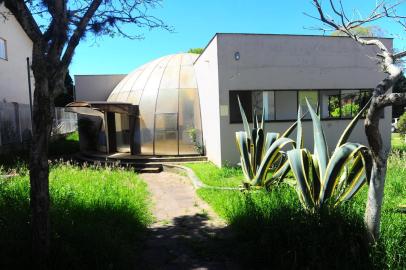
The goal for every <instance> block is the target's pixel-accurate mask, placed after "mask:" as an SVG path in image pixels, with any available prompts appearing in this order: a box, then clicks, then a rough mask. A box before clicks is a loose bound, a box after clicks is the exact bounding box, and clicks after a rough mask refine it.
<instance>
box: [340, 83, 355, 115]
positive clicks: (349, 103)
mask: <svg viewBox="0 0 406 270" xmlns="http://www.w3.org/2000/svg"><path fill="white" fill-rule="evenodd" d="M359 111H360V106H359V90H342V91H341V118H352V117H354V116H355V115H357V113H358V112H359Z"/></svg>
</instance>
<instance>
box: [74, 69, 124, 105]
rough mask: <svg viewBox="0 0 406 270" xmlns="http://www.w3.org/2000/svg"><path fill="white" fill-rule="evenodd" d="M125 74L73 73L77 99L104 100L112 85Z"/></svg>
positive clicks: (114, 85) (112, 87)
mask: <svg viewBox="0 0 406 270" xmlns="http://www.w3.org/2000/svg"><path fill="white" fill-rule="evenodd" d="M125 76H126V74H115V75H75V92H76V100H78V101H106V100H107V98H108V96H109V95H110V93H111V91H113V89H114V87H116V85H117V84H118V83H119V82H120V81H121V80H122V79H123V78H124V77H125Z"/></svg>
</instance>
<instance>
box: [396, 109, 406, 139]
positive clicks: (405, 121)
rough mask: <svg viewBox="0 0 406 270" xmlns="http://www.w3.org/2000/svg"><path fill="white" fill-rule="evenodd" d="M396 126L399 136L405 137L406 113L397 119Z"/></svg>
mask: <svg viewBox="0 0 406 270" xmlns="http://www.w3.org/2000/svg"><path fill="white" fill-rule="evenodd" d="M396 125H397V129H398V130H399V132H400V134H402V135H404V136H406V112H404V113H403V114H402V116H401V117H400V118H399V121H398V123H397V124H396Z"/></svg>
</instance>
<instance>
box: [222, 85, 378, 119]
mask: <svg viewBox="0 0 406 270" xmlns="http://www.w3.org/2000/svg"><path fill="white" fill-rule="evenodd" d="M331 90H336V91H339V96H340V100H339V102H340V103H339V104H340V117H338V118H332V117H322V116H321V117H320V120H323V121H340V120H351V119H353V117H343V116H342V113H341V99H342V91H343V90H357V91H358V92H359V93H358V95H360V94H361V93H362V92H370V93H371V94H372V91H373V88H340V89H337V88H330V89H328V88H323V89H252V90H240V89H239V90H234V89H230V90H228V92H229V93H228V97H229V100H228V101H229V104H228V110H229V112H228V113H229V115H228V122H229V124H241V123H242V121H241V122H237V121H231V112H230V95H231V92H233V91H238V92H254V91H262V92H263V91H273V92H274V94H275V93H276V92H279V91H295V92H296V110H297V108H298V106H299V92H300V91H316V92H317V99H318V100H317V101H318V104H320V102H321V92H323V91H331ZM276 102H277V98H276V95H275V96H274V108H275V112H274V120H265V123H271V122H293V121H296V120H297V119H296V118H295V119H287V120H276V118H277V115H278V111H277V110H276V105H275V104H276ZM251 106H252V105H251ZM247 118H248V122H249V123H252V121H251V119H250V118H251V117H249V116H248V115H247ZM381 118H385V115H384V114H383V115H382V116H381ZM361 119H365V116H361ZM307 121H312V120H311V119H302V122H307Z"/></svg>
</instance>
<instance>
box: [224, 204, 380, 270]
mask: <svg viewBox="0 0 406 270" xmlns="http://www.w3.org/2000/svg"><path fill="white" fill-rule="evenodd" d="M251 207H252V208H251V211H248V212H244V213H245V214H242V215H239V216H236V217H235V218H234V220H233V221H232V224H231V227H232V228H233V231H234V232H235V238H234V240H232V241H231V243H232V242H233V241H235V243H236V244H235V245H234V248H233V249H228V250H230V251H231V253H230V256H232V257H233V256H235V257H237V258H239V262H240V265H242V266H243V268H244V269H374V268H376V269H382V267H383V265H379V264H380V262H383V261H384V260H378V261H373V258H372V257H371V252H372V247H371V246H370V245H369V244H368V242H367V240H366V230H365V227H364V225H363V222H362V220H361V219H360V218H359V217H356V216H355V215H351V214H349V213H348V212H346V211H345V210H330V211H322V212H321V213H320V214H319V215H314V214H308V213H306V212H304V211H303V210H300V209H298V210H297V209H292V208H289V207H280V208H276V209H273V211H272V212H270V215H269V216H266V217H265V216H264V215H263V214H261V212H260V211H257V209H255V206H254V205H252V206H251ZM237 243H238V244H237ZM230 246H231V245H230ZM381 248H382V249H384V247H381ZM383 268H384V267H383Z"/></svg>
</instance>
